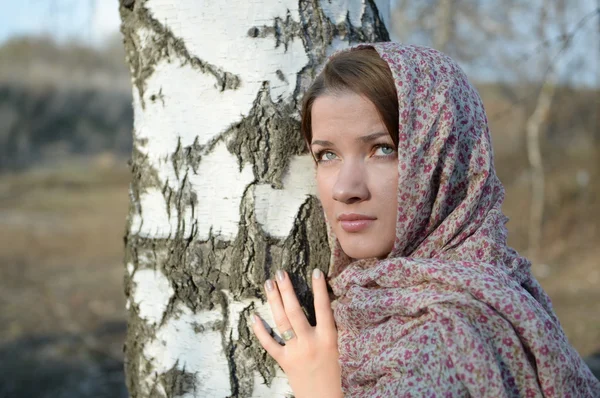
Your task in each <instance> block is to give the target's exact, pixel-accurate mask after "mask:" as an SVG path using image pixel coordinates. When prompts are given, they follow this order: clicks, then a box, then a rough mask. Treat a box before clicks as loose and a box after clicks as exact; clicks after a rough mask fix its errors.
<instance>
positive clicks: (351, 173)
mask: <svg viewBox="0 0 600 398" xmlns="http://www.w3.org/2000/svg"><path fill="white" fill-rule="evenodd" d="M368 198H369V189H368V186H367V175H366V173H365V168H364V165H363V164H361V163H360V162H359V161H348V162H342V165H341V167H340V171H339V173H338V175H337V180H336V182H335V184H334V186H333V199H334V200H336V201H338V202H343V203H345V204H352V203H357V202H362V201H363V200H367V199H368Z"/></svg>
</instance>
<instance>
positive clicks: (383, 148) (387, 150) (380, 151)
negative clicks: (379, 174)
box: [376, 145, 394, 156]
mask: <svg viewBox="0 0 600 398" xmlns="http://www.w3.org/2000/svg"><path fill="white" fill-rule="evenodd" d="M393 153H394V147H392V146H390V145H379V146H378V147H377V151H376V154H377V155H378V156H389V155H391V154H393Z"/></svg>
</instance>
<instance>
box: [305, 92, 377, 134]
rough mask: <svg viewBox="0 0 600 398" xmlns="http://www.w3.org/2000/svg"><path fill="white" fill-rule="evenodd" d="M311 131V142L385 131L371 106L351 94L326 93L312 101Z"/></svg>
mask: <svg viewBox="0 0 600 398" xmlns="http://www.w3.org/2000/svg"><path fill="white" fill-rule="evenodd" d="M311 129H312V135H313V140H314V139H324V138H328V139H330V140H331V139H333V138H334V137H340V136H344V137H347V136H353V135H357V136H358V135H364V134H371V133H375V132H377V131H380V130H382V129H383V131H387V130H386V128H385V125H384V123H383V121H382V119H381V116H380V115H379V112H377V108H376V107H375V105H374V104H373V103H372V102H371V101H369V100H368V99H367V98H365V97H363V96H360V95H358V94H354V93H341V94H335V95H329V94H328V95H322V96H319V97H318V98H317V99H315V102H314V103H313V106H312V109H311Z"/></svg>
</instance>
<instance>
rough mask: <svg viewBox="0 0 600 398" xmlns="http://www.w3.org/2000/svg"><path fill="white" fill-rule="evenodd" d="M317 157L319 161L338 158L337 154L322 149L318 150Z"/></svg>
mask: <svg viewBox="0 0 600 398" xmlns="http://www.w3.org/2000/svg"><path fill="white" fill-rule="evenodd" d="M315 157H316V158H317V161H318V162H328V161H331V160H335V159H336V158H337V155H336V154H335V153H333V152H331V151H321V152H318V153H317V154H316V155H315Z"/></svg>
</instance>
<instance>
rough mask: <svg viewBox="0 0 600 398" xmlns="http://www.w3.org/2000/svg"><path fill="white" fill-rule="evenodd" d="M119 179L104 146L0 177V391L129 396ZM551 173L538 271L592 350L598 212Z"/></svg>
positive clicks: (597, 314) (596, 321) (518, 211)
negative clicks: (94, 153)
mask: <svg viewBox="0 0 600 398" xmlns="http://www.w3.org/2000/svg"><path fill="white" fill-rule="evenodd" d="M561 173H566V171H565V170H561ZM559 174H560V173H559ZM560 175H562V174H560ZM129 178H130V174H129V170H128V168H127V166H126V161H125V160H115V159H113V158H112V157H110V156H107V157H99V158H95V159H94V160H93V161H89V160H83V159H82V160H77V161H75V160H69V161H68V162H65V163H64V164H58V165H52V166H48V165H46V166H44V167H40V168H37V169H36V170H30V171H26V172H22V173H12V174H3V175H0V398H4V397H11V398H21V397H26V398H37V397H48V398H50V397H52V398H63V397H64V398H75V397H77V398H86V397H90V398H91V397H94V398H102V397H111V398H119V397H126V396H127V394H126V390H125V387H124V383H123V370H122V369H123V359H122V343H123V340H124V336H125V331H126V326H125V299H124V295H123V275H124V272H125V269H124V265H123V235H124V231H125V217H126V214H127V208H128V202H129V198H128V183H129ZM506 178H509V177H506ZM561 178H563V177H560V178H558V177H556V178H555V179H554V180H552V181H551V183H550V184H549V195H552V192H553V191H552V189H559V188H560V187H562V188H560V190H561V191H560V192H563V193H561V194H560V195H558V197H560V198H563V199H561V200H562V202H560V204H559V205H557V206H556V207H553V205H552V203H554V202H553V201H550V206H549V208H548V212H549V215H548V217H547V222H546V226H545V230H544V237H545V246H544V253H543V259H544V263H545V265H543V266H541V268H539V270H540V271H539V272H540V281H541V283H542V286H543V287H544V288H545V289H546V291H547V292H548V293H549V294H550V296H551V298H552V300H553V303H554V306H555V309H556V312H557V314H558V316H559V318H560V320H561V322H562V324H563V327H564V329H565V331H566V333H567V336H568V337H569V339H570V341H571V343H572V344H573V346H574V347H575V348H576V349H577V350H578V351H579V352H580V353H581V354H582V355H590V354H592V353H594V352H598V351H600V343H599V342H600V289H599V288H598V285H599V284H600V267H599V262H600V261H599V260H598V259H599V258H600V247H598V245H597V241H598V235H599V233H600V231H599V229H600V228H598V224H599V223H600V221H599V218H598V217H596V216H597V213H593V212H592V213H590V211H588V210H589V209H590V208H592V207H593V208H594V209H595V208H596V207H597V205H596V199H595V197H594V196H593V195H592V194H587V193H586V194H582V195H579V194H577V192H575V193H572V194H568V195H566V196H565V194H564V192H571V191H569V190H568V189H567V188H568V183H569V181H570V179H569V178H568V175H567V177H564V178H563V179H561ZM594 178H596V179H595V180H594ZM563 180H564V181H566V182H565V183H564V184H567V185H565V186H562V185H561V184H563V182H561V181H563ZM523 181H526V179H525V180H524V179H523V178H520V179H519V178H514V179H512V182H511V184H510V185H509V186H508V188H507V193H508V197H507V201H506V206H505V211H506V213H507V214H508V215H509V216H511V217H512V219H513V221H511V222H510V223H509V230H510V231H511V244H513V245H514V246H515V247H517V249H519V250H521V249H524V248H525V246H526V245H524V244H523V239H524V236H525V235H526V234H525V231H526V217H524V216H523V214H525V213H524V211H525V210H526V209H527V202H526V201H525V202H524V201H523V200H524V199H523V198H526V197H527V184H526V183H524V182H523ZM592 181H597V175H592ZM557 184H558V185H559V188H556V185H557ZM564 184H563V185H564ZM565 187H567V188H565ZM592 193H593V191H592ZM590 195H591V196H590ZM565 197H566V198H567V199H568V200H567V199H564V198H565ZM569 198H570V199H569ZM565 201H567V202H565ZM573 201H574V202H573ZM563 202H564V203H563ZM573 203H574V204H573ZM590 206H592V207H590Z"/></svg>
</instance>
